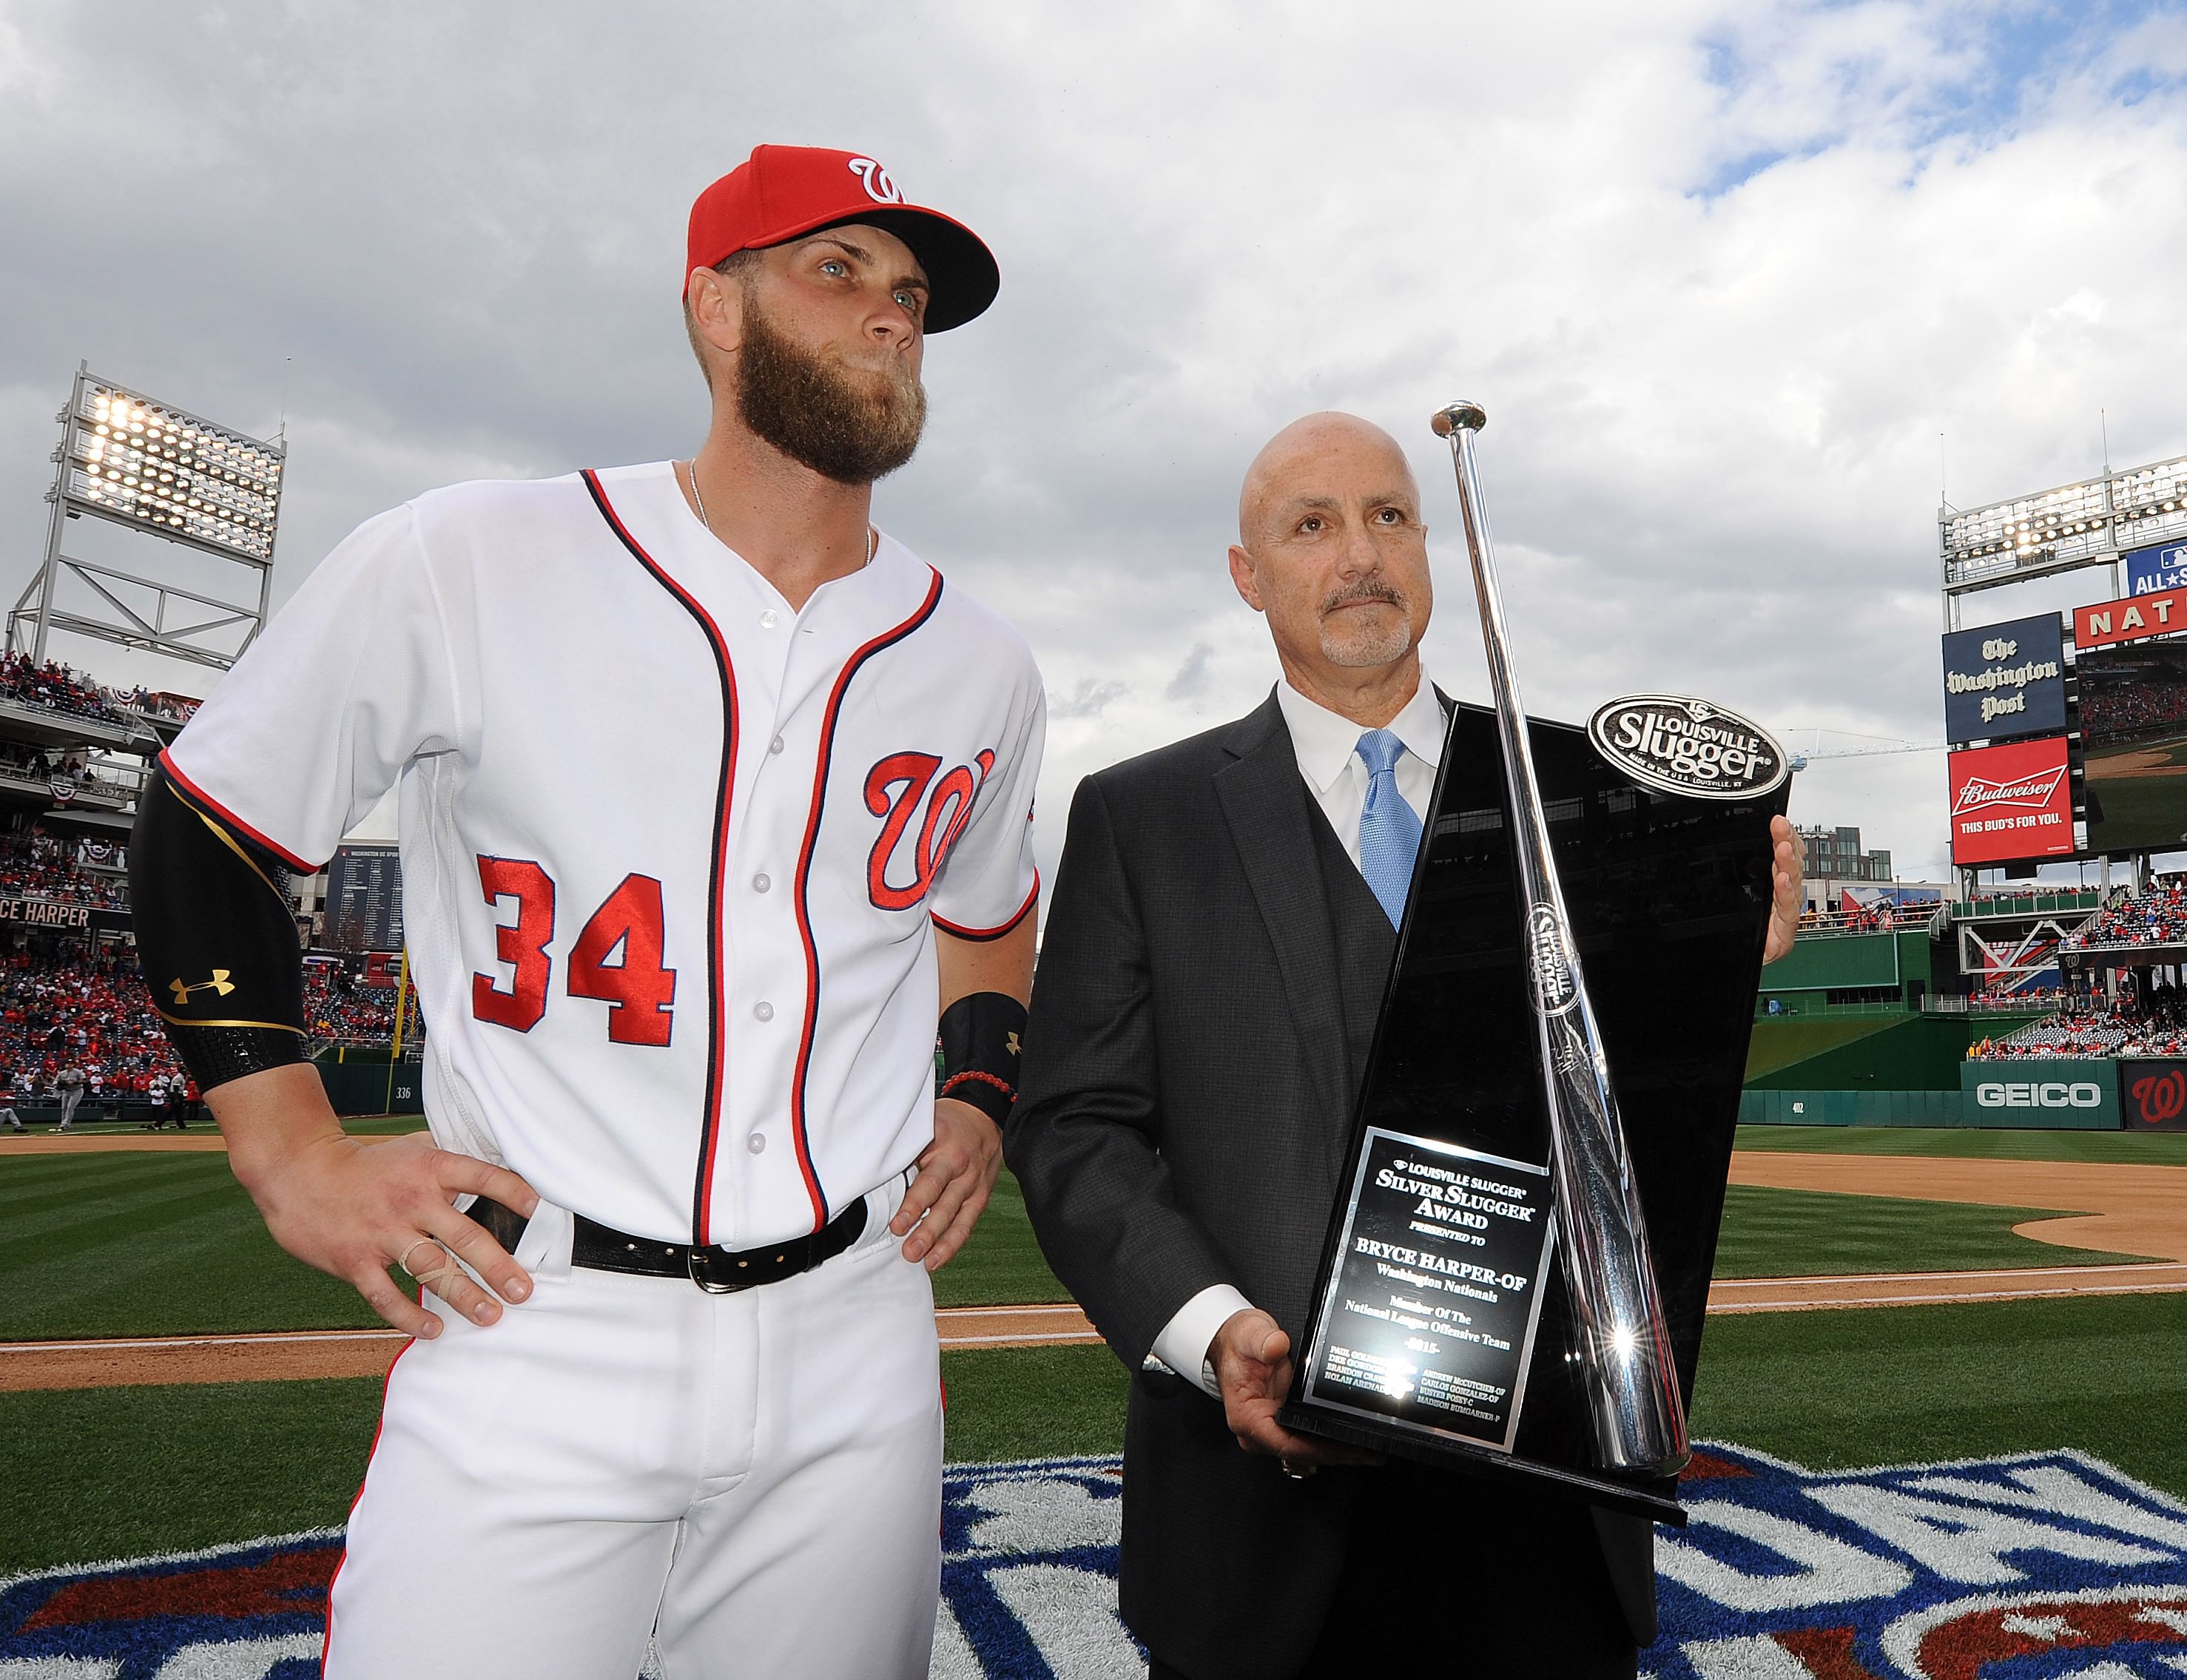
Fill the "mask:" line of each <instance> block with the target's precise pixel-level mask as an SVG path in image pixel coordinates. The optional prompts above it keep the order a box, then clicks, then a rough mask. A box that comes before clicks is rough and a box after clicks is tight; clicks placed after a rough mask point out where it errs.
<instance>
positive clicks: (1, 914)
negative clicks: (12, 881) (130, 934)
mask: <svg viewBox="0 0 2187 1680" xmlns="http://www.w3.org/2000/svg"><path fill="white" fill-rule="evenodd" d="M128 926H129V913H128V911H126V910H124V909H117V908H115V907H112V906H110V905H105V904H80V903H75V902H70V901H68V900H65V899H59V898H0V933H4V932H5V930H7V929H8V928H11V927H18V928H43V929H46V930H48V931H50V932H53V933H111V932H123V931H126V930H127V929H128Z"/></svg>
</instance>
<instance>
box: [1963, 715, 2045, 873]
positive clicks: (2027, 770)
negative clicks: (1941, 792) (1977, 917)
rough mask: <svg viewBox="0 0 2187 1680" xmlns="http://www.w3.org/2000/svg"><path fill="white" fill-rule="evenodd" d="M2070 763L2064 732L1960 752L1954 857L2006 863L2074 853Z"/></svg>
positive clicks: (1973, 860)
mask: <svg viewBox="0 0 2187 1680" xmlns="http://www.w3.org/2000/svg"><path fill="white" fill-rule="evenodd" d="M2071 768H2072V761H2071V759H2070V758H2069V756H2068V755H2067V752H2066V738H2065V737H2064V736H2063V735H2053V736H2051V737H2050V738H2049V739H2046V740H2040V741H2014V742H2012V743H2010V744H2007V745H2004V746H1998V747H1976V748H1972V749H1971V750H1968V751H1965V752H1955V753H1954V754H1953V755H1952V756H1951V767H1950V771H1949V775H1950V778H1951V789H1952V862H1954V863H1955V864H1966V863H2004V862H2013V861H2015V860H2016V859H2019V858H2023V857H2065V856H2066V855H2067V854H2069V853H2070V852H2071V851H2072V850H2073V780H2072V774H2071Z"/></svg>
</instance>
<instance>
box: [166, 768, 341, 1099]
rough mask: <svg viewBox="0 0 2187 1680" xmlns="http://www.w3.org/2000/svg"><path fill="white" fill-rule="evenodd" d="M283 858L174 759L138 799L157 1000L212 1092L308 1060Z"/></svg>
mask: <svg viewBox="0 0 2187 1680" xmlns="http://www.w3.org/2000/svg"><path fill="white" fill-rule="evenodd" d="M288 879H289V878H288V872H287V869H286V868H285V867H284V865H283V864H282V862H280V860H279V859H278V858H277V857H273V854H272V853H270V852H268V851H267V850H266V849H265V848H264V847H263V846H259V845H257V844H256V842H255V841H253V840H251V839H250V837H249V836H248V835H245V834H238V833H237V832H236V831H235V830H234V829H233V828H231V827H230V826H229V825H228V823H225V822H223V821H222V820H221V819H220V818H218V817H217V816H216V814H215V813H213V812H208V811H205V810H203V809H200V807H199V806H198V805H197V804H196V803H195V802H194V801H192V800H191V799H189V798H188V796H187V795H184V794H183V792H182V790H181V789H179V788H177V786H176V785H175V784H174V783H173V782H171V781H170V780H169V779H168V777H167V774H166V771H164V770H155V772H154V773H152V775H151V777H150V778H149V780H148V781H147V782H146V783H145V784H144V791H143V795H141V796H140V797H139V798H138V801H137V823H136V828H135V830H134V832H133V833H132V835H131V837H130V845H129V899H130V909H131V913H132V919H133V920H134V921H135V924H136V930H137V954H138V960H139V962H140V963H141V964H142V965H143V969H144V981H145V984H146V985H147V986H149V987H150V988H151V992H152V1003H153V1007H154V1008H155V1009H158V1010H159V1012H160V1019H161V1020H164V1021H165V1022H166V1027H167V1037H168V1038H169V1039H170V1040H171V1042H173V1044H174V1047H175V1049H176V1051H177V1053H178V1054H180V1055H181V1057H182V1059H183V1065H184V1066H186V1067H188V1069H189V1070H190V1072H191V1074H192V1075H193V1076H194V1077H195V1078H196V1080H197V1082H198V1088H199V1089H200V1090H203V1091H210V1090H211V1089H212V1088H213V1087H215V1086H216V1085H225V1084H226V1083H227V1082H228V1081H229V1080H231V1079H240V1078H242V1077H244V1076H245V1075H246V1074H253V1073H259V1072H262V1071H264V1070H266V1069H267V1068H271V1067H282V1066H284V1065H287V1064H289V1063H290V1062H300V1061H301V1060H303V1059H304V992H303V956H304V953H303V949H302V947H301V946H300V945H299V944H298V943H297V940H296V923H295V918H294V917H293V916H292V915H291V914H290V908H289V900H288V895H287V887H288Z"/></svg>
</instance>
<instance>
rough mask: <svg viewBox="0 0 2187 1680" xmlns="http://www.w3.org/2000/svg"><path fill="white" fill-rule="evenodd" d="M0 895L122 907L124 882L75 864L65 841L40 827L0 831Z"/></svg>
mask: <svg viewBox="0 0 2187 1680" xmlns="http://www.w3.org/2000/svg"><path fill="white" fill-rule="evenodd" d="M0 898H51V899H57V900H59V901H60V902H64V903H68V904H96V905H100V906H103V907H106V908H109V909H121V908H126V907H127V905H128V902H129V889H128V885H127V884H126V882H125V881H124V880H123V879H121V877H120V876H117V875H103V874H98V873H97V872H96V871H94V870H91V869H81V868H77V867H76V863H75V862H73V861H72V858H71V856H70V846H69V844H68V842H66V841H65V840H60V839H59V838H58V837H56V836H54V835H53V834H47V833H46V832H45V831H44V830H42V829H28V830H25V831H21V832H18V833H14V834H0Z"/></svg>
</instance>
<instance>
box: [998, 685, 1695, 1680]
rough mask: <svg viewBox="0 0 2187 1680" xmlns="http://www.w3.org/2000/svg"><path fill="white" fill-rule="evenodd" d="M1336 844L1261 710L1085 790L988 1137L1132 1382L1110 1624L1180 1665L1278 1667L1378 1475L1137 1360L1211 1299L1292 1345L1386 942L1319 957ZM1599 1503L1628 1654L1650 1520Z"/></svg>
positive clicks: (1337, 945)
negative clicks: (997, 1126) (1243, 1417)
mask: <svg viewBox="0 0 2187 1680" xmlns="http://www.w3.org/2000/svg"><path fill="white" fill-rule="evenodd" d="M1317 829H1318V834H1317ZM1334 845H1335V840H1334V837H1333V836H1331V835H1330V834H1329V832H1328V824H1327V823H1326V821H1325V820H1324V818H1323V817H1322V815H1321V813H1320V812H1319V811H1318V809H1317V808H1316V807H1315V806H1313V803H1312V801H1311V799H1310V797H1309V795H1308V794H1307V789H1306V787H1305V785H1304V783H1303V780H1302V778H1301V776H1300V774H1299V769H1298V760H1297V756H1296V752H1295V750H1294V749H1293V747H1292V744H1291V739H1290V732H1289V731H1288V730H1287V729H1286V728H1285V726H1284V722H1283V716H1282V713H1281V711H1279V708H1278V706H1277V705H1276V702H1275V700H1274V698H1273V695H1272V696H1271V697H1270V699H1269V700H1268V702H1267V703H1266V704H1265V705H1262V706H1261V707H1260V708H1259V709H1258V710H1257V711H1255V712H1253V713H1252V714H1251V716H1247V717H1245V718H1243V719H1241V720H1240V721H1239V722H1235V723H1232V724H1228V725H1226V726H1224V727H1223V728H1219V729H1216V730H1212V731H1211V732H1209V733H1206V734H1204V735H1200V736H1196V737H1195V738H1193V739H1189V740H1186V741H1182V742H1179V743H1178V744H1176V745H1174V746H1171V747H1167V748H1164V749H1162V750H1160V751H1157V752H1154V753H1150V754H1148V755H1147V756H1144V757H1142V758H1138V759H1133V760H1132V761H1128V762H1127V763H1124V764H1120V765H1117V766H1115V767H1112V768H1110V769H1109V770H1105V771H1103V772H1101V773H1099V774H1098V775H1095V776H1091V777H1088V778H1087V779H1086V780H1085V781H1084V782H1082V783H1081V784H1080V785H1079V788H1078V791H1077V797H1076V799H1075V800H1074V801H1073V803H1072V806H1071V824H1070V832H1069V836H1068V838H1067V840H1066V841H1065V847H1064V853H1063V860H1062V865H1061V868H1060V870H1059V872H1058V875H1057V879H1056V885H1055V891H1054V896H1053V898H1052V900H1051V903H1050V907H1049V920H1048V925H1047V930H1046V934H1045V936H1044V940H1043V947H1042V952H1041V961H1040V969H1039V973H1038V975H1037V980H1036V982H1035V985H1034V991H1033V1002H1032V1021H1031V1025H1030V1026H1029V1027H1028V1030H1027V1032H1026V1052H1025V1065H1024V1069H1023V1071H1022V1076H1021V1082H1020V1094H1019V1097H1018V1100H1017V1104H1016V1106H1015V1110H1014V1112H1013V1115H1012V1118H1011V1121H1010V1123H1009V1127H1008V1129H1007V1132H1006V1134H1005V1138H1004V1151H1005V1154H1006V1155H1007V1157H1008V1159H1009V1165H1010V1168H1011V1170H1012V1171H1013V1172H1015V1174H1016V1175H1017V1177H1018V1178H1019V1180H1020V1182H1021V1183H1022V1184H1023V1186H1024V1188H1025V1194H1026V1205H1027V1208H1028V1210H1029V1211H1030V1212H1031V1215H1032V1223H1033V1228H1034V1230H1035V1233H1037V1236H1038V1237H1039V1239H1040V1243H1041V1246H1042V1249H1043V1252H1044V1253H1045V1254H1046V1255H1047V1256H1048V1259H1049V1263H1050V1265H1051V1266H1053V1267H1054V1269H1055V1272H1056V1273H1057V1275H1058V1276H1059V1277H1060V1278H1061V1279H1062V1280H1063V1282H1064V1284H1065V1285H1066V1286H1067V1287H1068V1288H1069V1289H1070V1290H1071V1293H1072V1294H1073V1295H1075V1296H1076V1297H1077V1299H1078V1301H1080V1302H1081V1303H1082V1305H1083V1306H1085V1308H1086V1310H1087V1312H1088V1314H1089V1315H1090V1316H1091V1317H1092V1318H1093V1320H1094V1323H1095V1325H1096V1326H1097V1327H1098V1328H1099V1330H1100V1331H1101V1334H1103V1336H1104V1337H1105V1338H1106V1340H1108V1342H1109V1345H1110V1346H1111V1347H1112V1348H1113V1349H1114V1350H1115V1351H1116V1354H1117V1356H1118V1357H1119V1358H1121V1359H1122V1361H1123V1362H1124V1363H1125V1364H1126V1365H1127V1367H1128V1368H1131V1370H1132V1371H1133V1383H1132V1391H1131V1401H1130V1406H1129V1411H1128V1415H1127V1424H1126V1438H1125V1470H1124V1488H1125V1499H1124V1552H1123V1579H1122V1606H1123V1611H1124V1615H1125V1619H1126V1620H1127V1621H1128V1622H1129V1623H1130V1624H1131V1626H1132V1627H1133V1629H1134V1630H1135V1631H1137V1632H1138V1634H1139V1635H1140V1637H1141V1638H1144V1639H1145V1640H1146V1641H1147V1643H1149V1644H1150V1646H1151V1647H1152V1648H1153V1649H1154V1650H1155V1652H1156V1654H1157V1655H1160V1656H1161V1657H1163V1658H1164V1659H1165V1660H1167V1661H1170V1662H1172V1663H1174V1664H1176V1665H1177V1666H1180V1667H1183V1668H1185V1669H1187V1670H1188V1671H1189V1672H1195V1673H1206V1674H1208V1675H1211V1676H1220V1675H1225V1674H1230V1673H1235V1674H1237V1675H1239V1676H1240V1677H1244V1676H1246V1675H1254V1676H1260V1675H1264V1674H1267V1673H1268V1672H1285V1670H1284V1668H1283V1664H1284V1663H1285V1660H1295V1659H1296V1656H1297V1655H1298V1654H1299V1653H1300V1652H1302V1651H1303V1650H1305V1649H1307V1648H1308V1647H1310V1646H1311V1645H1312V1644H1313V1640H1314V1638H1315V1637H1316V1634H1317V1633H1318V1631H1319V1629H1320V1627H1321V1626H1322V1624H1323V1622H1324V1621H1325V1620H1326V1618H1327V1616H1328V1614H1329V1608H1330V1602H1331V1598H1332V1595H1333V1594H1334V1593H1335V1588H1336V1584H1337V1580H1338V1577H1339V1576H1340V1574H1341V1570H1342V1568H1343V1564H1344V1558H1345V1552H1346V1541H1347V1537H1348V1535H1349V1525H1350V1520H1351V1513H1352V1506H1353V1504H1354V1503H1356V1501H1357V1499H1358V1495H1359V1492H1360V1487H1361V1482H1360V1477H1361V1475H1376V1474H1384V1472H1357V1471H1341V1470H1332V1471H1330V1472H1328V1473H1326V1474H1324V1475H1319V1476H1317V1477H1315V1478H1313V1480H1311V1481H1303V1482H1296V1481H1289V1480H1287V1479H1286V1478H1285V1477H1284V1476H1283V1475H1281V1474H1280V1473H1279V1470H1278V1469H1277V1467H1276V1465H1275V1464H1274V1463H1273V1460H1270V1459H1268V1458H1259V1457H1255V1456H1251V1455H1248V1454H1246V1453H1245V1452H1242V1451H1240V1448H1239V1447H1238V1446H1237V1443H1236V1442H1235V1441H1234V1439H1233V1438H1232V1437H1231V1436H1230V1433H1229V1431H1228V1429H1227V1428H1226V1427H1225V1425H1224V1421H1223V1409H1222V1407H1221V1406H1220V1405H1219V1404H1218V1403H1217V1402H1215V1401H1213V1400H1212V1399H1211V1398H1209V1397H1208V1396H1206V1394H1205V1393H1203V1392H1202V1391H1200V1388H1199V1386H1198V1385H1197V1384H1196V1383H1189V1382H1187V1381H1185V1380H1183V1379H1182V1378H1180V1377H1175V1376H1171V1375H1168V1374H1164V1373H1161V1372H1148V1371H1145V1370H1144V1369H1142V1364H1143V1362H1144V1359H1145V1358H1146V1356H1147V1355H1148V1353H1149V1352H1150V1350H1151V1348H1152V1346H1153V1344H1154V1339H1155V1336H1156V1335H1158V1334H1160V1333H1161V1330H1162V1329H1163V1327H1164V1326H1165V1325H1167V1323H1169V1321H1170V1319H1171V1318H1172V1317H1173V1316H1174V1315H1175V1314H1176V1312H1177V1311H1178V1308H1180V1307H1181V1306H1183V1305H1184V1304H1185V1302H1187V1301H1189V1300H1190V1299H1191V1298H1192V1297H1193V1296H1194V1295H1196V1294H1198V1293H1199V1292H1200V1290H1201V1289H1206V1288H1207V1287H1208V1286H1210V1285H1212V1284H1234V1285H1235V1286H1236V1287H1237V1288H1238V1289H1240V1290H1242V1291H1243V1292H1244V1293H1245V1296H1246V1298H1247V1299H1248V1300H1249V1301H1252V1302H1253V1303H1254V1304H1255V1305H1256V1306H1260V1307H1262V1308H1263V1309H1265V1310H1266V1311H1268V1312H1270V1313H1271V1314H1273V1316H1274V1317H1275V1318H1276V1320H1277V1321H1278V1322H1279V1323H1281V1324H1282V1325H1283V1327H1284V1328H1285V1330H1286V1331H1288V1332H1289V1333H1290V1336H1291V1338H1292V1340H1293V1344H1294V1346H1296V1344H1297V1343H1298V1341H1299V1340H1300V1337H1301V1334H1302V1329H1303V1327H1304V1324H1305V1321H1306V1318H1307V1304H1308V1297H1309V1295H1311V1293H1312V1290H1313V1274H1314V1271H1315V1269H1316V1267H1317V1264H1318V1260H1319V1257H1320V1251H1321V1244H1322V1239H1323V1235H1324V1229H1325V1228H1326V1224H1327V1221H1328V1218H1329V1214H1330V1209H1331V1207H1332V1206H1333V1205H1334V1204H1335V1199H1336V1192H1337V1183H1338V1178H1339V1176H1340V1174H1341V1170H1342V1166H1343V1157H1344V1154H1345V1149H1346V1141H1347V1132H1348V1126H1349V1121H1350V1117H1351V1114H1352V1105H1353V1101H1354V1098H1355V1096H1356V1093H1357V1092H1358V1086H1359V1083H1360V1081H1361V1079H1362V1078H1363V1074H1364V1068H1365V1062H1366V1058H1367V1054H1368V1049H1369V1044H1370V1042H1371V1040H1372V1037H1373V1031H1374V1025H1375V1010H1376V1008H1377V1007H1378V1005H1379V1003H1380V989H1381V982H1382V980H1384V979H1385V978H1386V975H1387V972H1388V965H1389V963H1390V961H1391V951H1392V950H1393V948H1394V936H1391V933H1390V930H1389V929H1388V925H1387V923H1386V921H1379V918H1377V919H1376V920H1377V921H1379V928H1380V943H1379V947H1375V945H1374V944H1373V942H1372V941H1371V939H1367V938H1363V931H1364V930H1363V924H1361V923H1360V922H1359V921H1358V920H1356V919H1354V920H1351V921H1348V922H1347V923H1346V930H1347V936H1346V938H1345V939H1343V940H1341V941H1340V939H1339V937H1338V935H1337V931H1336V924H1335V919H1333V918H1332V914H1331V910H1330V889H1329V885H1328V882H1329V879H1330V877H1328V876H1327V875H1325V873H1324V861H1323V860H1324V857H1325V856H1326V855H1327V851H1328V848H1329V847H1330V846H1334ZM1336 855H1337V857H1338V858H1339V859H1340V860H1341V857H1342V850H1341V846H1338V847H1337V848H1336ZM1352 882H1353V884H1355V885H1357V887H1358V891H1359V893H1360V894H1361V895H1364V893H1365V887H1364V884H1363V882H1358V881H1357V880H1356V872H1353V875H1352ZM1347 890H1348V889H1347ZM1365 902H1368V903H1369V904H1370V905H1371V903H1372V901H1371V899H1367V900H1366V901H1365ZM1341 908H1343V906H1341V905H1340V909H1341ZM1393 1473H1394V1472H1393ZM1419 1474H1420V1475H1424V1476H1430V1477H1432V1479H1433V1481H1434V1482H1435V1483H1436V1486H1437V1489H1438V1497H1441V1490H1442V1489H1443V1488H1444V1487H1446V1486H1448V1480H1447V1478H1445V1477H1444V1476H1442V1475H1439V1474H1437V1473H1434V1472H1425V1471H1424V1472H1419ZM1472 1486H1474V1485H1473V1484H1470V1483H1464V1484H1461V1485H1460V1486H1459V1492H1458V1494H1457V1495H1456V1497H1465V1490H1466V1489H1470V1488H1471V1487H1472ZM1443 1509H1445V1510H1446V1511H1447V1510H1448V1506H1445V1507H1444V1508H1443ZM1598 1518H1599V1519H1600V1520H1599V1521H1598V1523H1597V1525H1596V1526H1597V1527H1599V1528H1600V1529H1601V1530H1602V1532H1601V1535H1600V1543H1601V1545H1602V1547H1603V1550H1604V1554H1605V1562H1607V1564H1608V1565H1609V1567H1610V1575H1611V1581H1612V1582H1614V1584H1615V1586H1616V1592H1617V1597H1618V1599H1619V1600H1620V1601H1621V1603H1622V1604H1624V1606H1625V1608H1626V1613H1627V1619H1628V1621H1630V1622H1631V1623H1632V1625H1633V1629H1634V1632H1635V1635H1636V1638H1638V1640H1639V1643H1643V1644H1644V1643H1648V1642H1649V1641H1650V1639H1651V1638H1653V1636H1654V1582H1653V1573H1652V1565H1651V1559H1650V1549H1651V1548H1650V1537H1649V1532H1648V1530H1647V1527H1646V1525H1644V1524H1643V1523H1639V1522H1637V1521H1635V1520H1632V1519H1624V1518H1606V1519H1605V1518H1604V1517H1603V1514H1599V1513H1598ZM1575 1532H1578V1533H1583V1534H1586V1535H1588V1538H1589V1539H1592V1538H1593V1534H1592V1531H1589V1530H1588V1529H1587V1527H1586V1525H1580V1526H1579V1528H1578V1529H1577V1530H1575ZM1586 1562H1587V1564H1588V1573H1589V1575H1590V1576H1591V1577H1592V1578H1593V1579H1594V1580H1596V1581H1598V1582H1599V1580H1600V1579H1601V1576H1600V1573H1599V1567H1598V1566H1596V1565H1594V1560H1593V1559H1591V1558H1590V1559H1586ZM1554 1588H1555V1583H1554V1582H1549V1583H1545V1591H1548V1592H1549V1593H1551V1595H1552V1598H1553V1595H1554Z"/></svg>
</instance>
